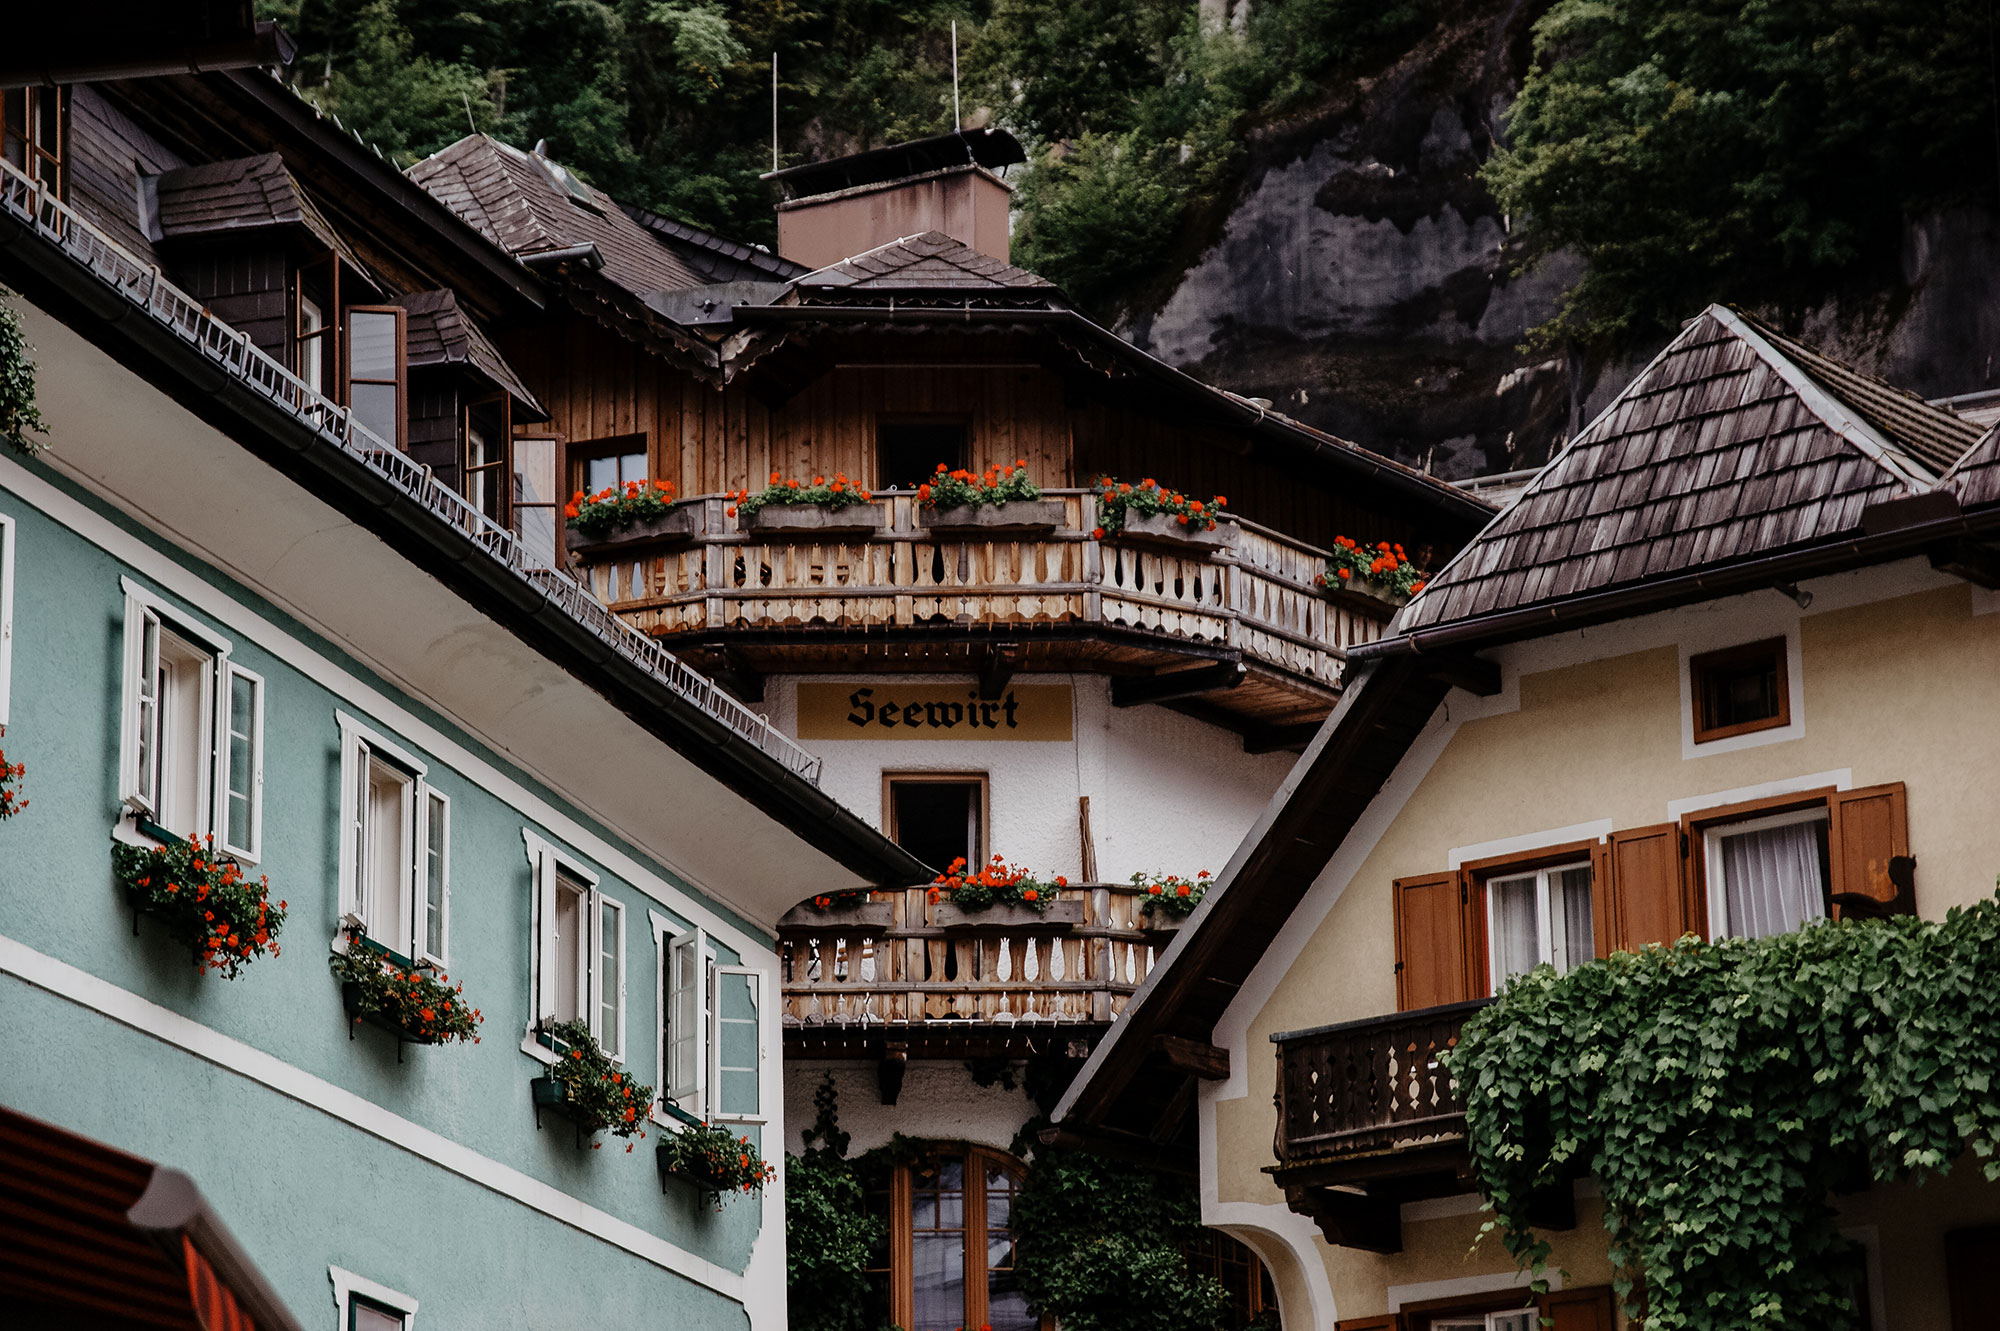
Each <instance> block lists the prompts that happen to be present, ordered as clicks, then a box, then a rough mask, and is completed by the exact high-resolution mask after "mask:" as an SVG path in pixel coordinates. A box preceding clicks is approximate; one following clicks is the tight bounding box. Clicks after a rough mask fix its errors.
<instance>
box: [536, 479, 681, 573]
mask: <svg viewBox="0 0 2000 1331" xmlns="http://www.w3.org/2000/svg"><path fill="white" fill-rule="evenodd" d="M699 507H700V505H698V504H693V503H688V504H676V503H675V502H674V485H673V482H672V481H627V482H625V484H623V485H622V486H620V485H607V486H605V487H604V488H603V489H602V490H599V491H598V492H597V493H596V494H592V495H586V494H585V493H584V492H583V491H581V490H578V491H577V492H576V494H574V495H573V496H571V498H570V501H569V503H567V504H565V505H564V506H563V516H564V517H566V518H567V519H568V520H569V549H570V553H571V554H575V555H579V556H582V557H584V558H588V557H590V556H592V555H598V554H610V553H612V552H614V551H618V550H623V549H626V548H629V547H631V546H638V545H668V544H672V543H673V542H676V541H689V540H693V539H694V535H695V516H696V514H695V510H696V509H697V508H699Z"/></svg>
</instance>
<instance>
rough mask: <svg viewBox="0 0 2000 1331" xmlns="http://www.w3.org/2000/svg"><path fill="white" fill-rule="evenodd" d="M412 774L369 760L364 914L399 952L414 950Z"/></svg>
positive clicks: (375, 933) (372, 932)
mask: <svg viewBox="0 0 2000 1331" xmlns="http://www.w3.org/2000/svg"><path fill="white" fill-rule="evenodd" d="M409 791H410V780H409V778H408V777H406V776H405V775H403V773H401V772H399V771H397V770H396V769H395V768H393V767H391V766H389V765H388V764H387V763H384V762H380V761H378V760H376V759H373V758H371V759H369V762H368V819H367V826H366V837H367V848H368V849H367V858H366V860H365V861H364V863H365V865H366V869H365V872H366V874H367V880H366V881H367V884H368V887H367V891H366V893H365V894H364V895H363V897H362V900H363V901H364V902H365V903H366V910H365V911H364V913H363V918H364V919H365V920H366V921H367V923H368V935H369V937H371V938H373V939H375V940H376V941H378V942H380V943H382V944H383V945H384V946H386V947H389V948H391V949H393V950H395V951H397V952H403V953H408V952H411V951H414V948H412V946H411V943H410V925H411V923H412V920H411V914H410V906H411V903H410V900H409V896H408V892H407V882H406V880H407V877H408V874H407V871H406V870H405V868H404V866H405V865H406V864H408V863H409V860H410V827H409V824H408V821H407V819H408V818H409V815H410V808H409V800H408V795H409Z"/></svg>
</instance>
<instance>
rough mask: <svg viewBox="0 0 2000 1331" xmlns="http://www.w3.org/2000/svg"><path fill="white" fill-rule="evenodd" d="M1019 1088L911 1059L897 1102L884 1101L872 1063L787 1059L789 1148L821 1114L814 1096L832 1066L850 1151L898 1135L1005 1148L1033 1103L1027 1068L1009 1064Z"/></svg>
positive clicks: (962, 1068)
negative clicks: (1027, 1085)
mask: <svg viewBox="0 0 2000 1331" xmlns="http://www.w3.org/2000/svg"><path fill="white" fill-rule="evenodd" d="M1009 1071H1010V1073H1011V1074H1012V1077H1011V1079H1012V1081H1013V1083H1014V1088H1013V1089H1012V1090H1009V1089H1007V1088H1006V1087H1005V1086H1003V1085H1001V1084H1000V1083H999V1082H995V1083H994V1084H993V1085H990V1086H980V1085H978V1084H977V1083H976V1082H974V1080H973V1078H972V1073H971V1071H970V1070H969V1069H968V1068H967V1067H966V1065H965V1064H964V1063H962V1062H954V1061H948V1060H945V1059H912V1060H911V1061H910V1064H909V1068H908V1070H907V1071H906V1072H905V1073H904V1074H903V1086H902V1092H901V1094H899V1095H898V1096H897V1097H896V1103H895V1104H893V1105H885V1104H883V1103H882V1097H881V1094H880V1092H879V1091H878V1089H877V1087H876V1080H875V1064H874V1063H872V1062H855V1061H846V1062H841V1061H837V1060H831V1059H829V1060H824V1061H822V1060H818V1059H811V1060H808V1059H796V1060H790V1061H788V1062H786V1064H785V1149H786V1150H787V1151H798V1150H800V1149H801V1148H802V1146H803V1145H804V1143H803V1142H802V1141H801V1139H800V1134H802V1133H804V1132H805V1131H806V1130H807V1129H809V1128H811V1127H812V1125H813V1123H814V1121H815V1119H816V1118H817V1117H818V1113H819V1111H818V1109H817V1108H816V1107H815V1106H814V1104H813V1096H814V1095H815V1094H817V1093H818V1091H819V1088H820V1083H821V1082H822V1081H823V1080H824V1079H825V1077H826V1075H827V1074H828V1073H829V1072H830V1073H832V1074H833V1084H834V1088H835V1091H836V1092H837V1093H838V1096H839V1099H838V1102H837V1110H836V1112H837V1115H838V1118H839V1122H840V1130H841V1131H842V1132H845V1133H847V1134H848V1135H849V1137H850V1138H852V1140H851V1141H849V1143H848V1147H847V1150H848V1154H850V1155H860V1154H861V1153H862V1152H864V1151H872V1150H874V1149H875V1148H876V1147H878V1146H887V1145H888V1144H889V1139H890V1138H892V1137H894V1136H895V1135H896V1134H897V1133H899V1132H900V1133H901V1134H903V1136H905V1137H917V1138H921V1139H923V1140H924V1141H937V1142H965V1143H966V1144H968V1145H971V1146H990V1147H992V1148H993V1149H994V1150H996V1151H1005V1150H1007V1149H1008V1148H1009V1146H1010V1144H1011V1143H1012V1142H1013V1140H1014V1134H1015V1133H1017V1132H1019V1131H1020V1130H1021V1125H1022V1124H1023V1123H1026V1122H1027V1121H1028V1120H1029V1119H1030V1118H1032V1117H1033V1116H1034V1113H1035V1106H1034V1102H1033V1101H1031V1100H1029V1099H1028V1096H1027V1092H1025V1091H1024V1090H1022V1089H1021V1081H1022V1074H1023V1069H1022V1067H1021V1065H1020V1064H1018V1063H1016V1064H1014V1065H1012V1066H1011V1067H1010V1069H1009Z"/></svg>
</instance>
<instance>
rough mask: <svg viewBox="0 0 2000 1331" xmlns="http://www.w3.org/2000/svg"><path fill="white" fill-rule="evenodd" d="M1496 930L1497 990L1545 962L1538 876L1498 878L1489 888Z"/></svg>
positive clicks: (1493, 943)
mask: <svg viewBox="0 0 2000 1331" xmlns="http://www.w3.org/2000/svg"><path fill="white" fill-rule="evenodd" d="M1486 895H1487V897H1488V899H1489V900H1490V902H1491V903H1492V904H1491V906H1490V908H1489V909H1490V911H1491V919H1492V929H1491V931H1490V938H1489V940H1488V946H1489V948H1490V949H1491V951H1492V954H1493V987H1494V988H1495V989H1498V988H1499V987H1500V986H1501V985H1502V984H1504V983H1506V982H1507V980H1508V979H1509V978H1510V977H1512V976H1515V975H1521V974H1524V973H1526V972H1528V971H1530V970H1533V969H1534V968H1535V966H1536V965H1537V964H1538V963H1539V962H1540V961H1541V959H1542V955H1541V952H1542V943H1541V938H1542V925H1541V914H1540V910H1539V906H1538V903H1537V902H1536V899H1535V875H1534V874H1524V875H1522V876H1521V877H1519V878H1495V879H1494V880H1492V881H1491V882H1489V883H1487V885H1486Z"/></svg>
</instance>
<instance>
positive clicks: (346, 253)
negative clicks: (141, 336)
mask: <svg viewBox="0 0 2000 1331" xmlns="http://www.w3.org/2000/svg"><path fill="white" fill-rule="evenodd" d="M154 192H155V198H156V199H157V202H158V208H159V212H158V223H159V228H160V238H161V239H162V240H181V239H191V238H194V237H198V236H200V237H205V236H214V235H218V234H224V233H229V232H237V231H250V230H256V229H258V228H261V227H278V226H292V227H299V228H302V229H304V230H305V231H308V232H310V233H311V234H312V235H313V236H314V237H316V238H317V239H318V240H319V241H320V243H321V244H323V245H325V246H326V247H327V248H328V249H332V250H338V251H339V252H340V254H341V255H342V256H343V257H344V258H346V259H347V261H348V262H349V263H350V264H351V265H352V266H354V267H355V268H356V269H359V268H360V266H361V265H360V262H359V261H358V260H357V259H355V258H354V255H353V253H352V251H350V250H349V249H348V247H347V245H346V244H345V243H344V242H343V241H342V240H341V239H340V237H339V235H338V234H336V233H335V231H334V229H333V224H332V223H330V222H328V221H327V220H326V218H325V216H324V215H322V214H321V212H320V210H319V209H318V208H315V207H314V206H313V202H312V200H311V199H309V198H307V197H306V193H305V191H304V190H302V189H300V188H299V182H298V181H297V180H295V179H293V178H292V173H291V172H290V171H287V170H286V169H285V161H284V158H282V157H280V156H279V155H278V154H277V153H265V154H263V155H262V156H260V157H235V158H231V159H230V160H228V161H226V162H204V163H202V164H201V165H200V166H184V167H180V168H178V169H176V170H173V171H168V172H165V173H164V174H162V175H161V176H160V177H159V178H158V180H156V181H155V182H154Z"/></svg>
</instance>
